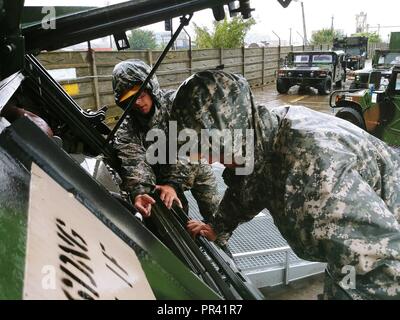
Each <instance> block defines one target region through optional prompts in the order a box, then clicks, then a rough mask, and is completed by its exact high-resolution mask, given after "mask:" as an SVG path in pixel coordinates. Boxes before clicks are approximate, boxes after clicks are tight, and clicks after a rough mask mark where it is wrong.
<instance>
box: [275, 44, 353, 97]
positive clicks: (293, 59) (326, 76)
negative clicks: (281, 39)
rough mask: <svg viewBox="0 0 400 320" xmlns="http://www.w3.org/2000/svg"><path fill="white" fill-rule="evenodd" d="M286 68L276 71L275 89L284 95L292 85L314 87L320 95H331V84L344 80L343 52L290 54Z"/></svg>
mask: <svg viewBox="0 0 400 320" xmlns="http://www.w3.org/2000/svg"><path fill="white" fill-rule="evenodd" d="M286 63H287V64H286V66H285V67H283V68H280V69H279V70H278V76H277V80H276V89H277V91H278V92H279V93H281V94H285V93H287V92H288V91H289V89H290V88H291V87H292V86H294V85H299V86H300V87H314V88H316V89H318V93H319V94H321V95H327V94H329V93H331V91H332V86H333V84H334V85H335V86H336V87H342V84H343V82H344V81H345V80H346V69H345V54H344V52H343V51H320V52H316V51H315V52H314V51H311V52H290V53H289V55H288V57H287V62H286Z"/></svg>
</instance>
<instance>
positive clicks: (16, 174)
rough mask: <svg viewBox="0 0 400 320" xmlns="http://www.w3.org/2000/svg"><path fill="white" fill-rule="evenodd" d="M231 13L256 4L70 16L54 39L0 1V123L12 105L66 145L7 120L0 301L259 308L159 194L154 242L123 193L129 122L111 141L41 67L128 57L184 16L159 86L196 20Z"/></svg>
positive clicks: (0, 177)
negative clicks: (93, 54)
mask: <svg viewBox="0 0 400 320" xmlns="http://www.w3.org/2000/svg"><path fill="white" fill-rule="evenodd" d="M279 2H281V4H282V5H283V6H285V7H286V6H288V5H289V3H290V0H280V1H279ZM224 5H229V9H230V11H231V13H232V14H233V13H234V14H237V13H241V14H242V15H243V17H244V18H248V17H250V14H251V11H252V9H251V8H250V4H249V1H242V0H241V1H231V0H191V1H175V0H164V1H160V0H140V1H139V0H138V1H126V2H124V3H120V4H116V5H112V6H108V7H104V8H95V9H83V11H82V10H81V9H80V12H78V13H71V12H69V13H68V14H66V15H65V16H59V17H55V18H52V19H51V21H50V22H53V23H54V24H56V28H52V27H50V28H47V27H44V26H43V23H42V22H41V21H39V22H37V23H35V22H34V21H32V19H30V20H29V24H24V21H22V18H21V17H22V11H23V7H24V1H23V0H4V1H0V35H1V37H0V60H1V65H0V76H1V78H0V80H1V82H0V114H1V112H2V111H3V108H5V107H6V106H7V105H8V104H9V103H10V102H11V101H14V102H13V103H16V104H17V105H19V106H23V107H24V108H25V109H27V110H29V111H31V112H33V113H35V114H37V115H39V116H40V117H42V118H43V119H44V120H45V121H46V122H47V123H48V124H49V125H50V127H51V129H52V130H53V132H54V134H55V135H56V136H58V137H59V139H58V140H57V141H56V140H52V139H50V138H49V137H48V136H47V135H46V134H44V133H43V132H42V131H41V130H40V129H39V128H38V127H37V126H36V125H35V124H34V123H33V122H31V121H30V120H29V119H28V118H26V117H22V118H21V119H18V120H15V121H12V123H10V122H8V121H7V120H6V119H5V118H3V117H1V116H0V241H1V250H0V270H1V272H0V299H154V298H156V299H230V300H231V299H261V298H262V295H261V294H260V293H259V291H258V290H257V289H255V287H254V286H253V285H252V284H251V283H250V282H249V281H248V279H247V278H246V276H244V275H243V274H242V273H241V272H240V270H238V269H237V268H236V267H235V264H234V263H233V262H232V260H230V259H229V257H227V256H226V255H225V254H224V252H222V251H221V250H219V249H218V248H217V247H216V246H215V245H214V244H212V243H209V242H208V241H207V240H206V239H204V238H202V237H200V238H198V239H196V240H193V239H192V238H191V237H190V236H189V235H188V233H187V232H186V230H185V224H186V221H187V217H186V216H185V215H184V214H183V213H182V212H181V211H180V210H179V208H174V209H173V210H171V211H170V210H168V209H167V208H166V207H165V206H164V205H163V204H162V202H161V201H160V199H159V198H157V197H158V196H157V193H154V195H153V196H154V197H155V198H156V200H157V203H156V205H155V206H154V208H153V214H152V217H153V218H152V219H153V223H154V224H155V226H156V228H157V231H158V232H157V234H158V237H156V236H155V235H154V234H153V233H152V232H150V231H149V229H148V228H147V227H146V226H145V225H144V224H143V222H142V221H141V220H140V219H139V218H138V217H137V216H135V215H134V213H135V212H136V210H135V209H134V208H133V207H132V204H131V203H130V202H129V201H128V200H127V199H126V198H124V196H123V193H122V192H121V190H120V189H119V187H118V171H119V161H118V158H117V157H116V152H115V150H114V149H113V147H112V145H111V143H110V141H111V139H112V137H113V134H114V133H115V131H116V130H117V128H118V125H120V124H121V122H122V121H123V119H124V116H123V117H122V118H121V119H120V120H121V121H120V122H119V123H118V124H117V126H116V127H115V128H114V130H112V131H111V132H110V129H108V127H106V126H105V125H104V123H103V120H104V112H105V109H103V110H100V111H98V112H94V113H88V112H85V111H83V110H82V108H81V107H80V106H79V105H77V104H76V102H75V101H74V100H73V99H72V98H71V97H70V96H69V95H68V94H67V93H66V92H65V91H64V89H63V88H62V87H61V86H60V85H59V84H58V83H57V82H56V81H55V80H54V79H53V78H52V77H51V76H50V74H49V73H48V72H47V71H46V70H45V68H44V67H43V66H42V65H41V64H40V62H39V61H38V60H37V59H36V57H35V55H37V54H39V53H40V52H41V51H43V50H48V51H50V50H57V49H60V48H64V47H67V46H71V45H74V44H77V43H81V42H85V41H89V40H92V39H96V38H100V37H104V36H108V35H114V38H115V40H116V43H117V44H118V47H119V49H124V48H126V47H127V44H128V41H127V37H126V34H125V30H130V29H132V28H138V27H141V26H144V25H147V24H151V23H156V22H160V21H164V20H168V19H171V18H174V17H179V16H180V17H181V24H180V26H179V28H178V29H177V30H176V32H175V34H174V36H173V37H172V39H171V41H170V43H169V44H168V46H167V47H166V50H165V51H164V53H163V54H162V55H161V56H160V58H159V60H158V61H157V63H156V64H155V65H154V68H153V71H152V73H151V75H150V76H149V79H150V77H151V76H152V74H154V72H155V71H156V70H157V68H158V66H159V65H160V63H161V61H162V60H163V58H164V57H165V55H166V53H167V52H168V50H169V49H170V48H171V46H172V44H173V42H174V41H175V39H176V38H177V36H178V34H179V33H180V31H181V30H182V29H183V27H184V26H185V25H187V24H188V23H189V21H190V19H191V17H192V14H193V13H194V12H196V11H199V10H202V9H206V8H212V9H213V12H214V16H215V17H216V18H218V19H222V18H223V17H224V8H223V6H224ZM28 14H29V12H28ZM33 20H34V19H33ZM21 25H25V27H23V28H21ZM50 26H51V23H50ZM149 79H147V81H148V80H149ZM147 81H145V83H143V85H142V87H141V89H140V91H139V92H138V93H137V94H136V96H134V97H133V98H132V104H133V103H134V101H135V99H137V97H138V96H139V95H140V93H141V92H142V91H143V90H144V88H145V86H146V83H147ZM128 111H129V110H127V112H128ZM10 121H11V120H10Z"/></svg>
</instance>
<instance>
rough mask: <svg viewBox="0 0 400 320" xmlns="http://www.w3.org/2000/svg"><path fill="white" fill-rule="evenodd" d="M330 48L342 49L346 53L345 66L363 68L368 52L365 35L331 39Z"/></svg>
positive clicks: (356, 68)
mask: <svg viewBox="0 0 400 320" xmlns="http://www.w3.org/2000/svg"><path fill="white" fill-rule="evenodd" d="M332 50H343V51H344V52H345V54H346V68H348V69H351V70H360V69H364V67H365V61H366V59H367V53H368V38H367V37H344V38H335V39H334V40H333V49H332Z"/></svg>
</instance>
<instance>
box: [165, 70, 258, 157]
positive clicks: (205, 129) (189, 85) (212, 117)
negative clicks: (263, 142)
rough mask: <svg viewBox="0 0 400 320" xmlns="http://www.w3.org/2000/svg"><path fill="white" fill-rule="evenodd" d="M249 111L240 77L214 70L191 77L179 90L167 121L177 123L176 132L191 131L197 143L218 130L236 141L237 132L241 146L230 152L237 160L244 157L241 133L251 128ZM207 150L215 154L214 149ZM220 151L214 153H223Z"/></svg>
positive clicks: (251, 105)
mask: <svg viewBox="0 0 400 320" xmlns="http://www.w3.org/2000/svg"><path fill="white" fill-rule="evenodd" d="M253 108H254V103H253V97H252V93H251V90H250V86H249V84H248V82H247V80H246V79H245V78H244V77H243V76H241V75H238V74H233V73H228V72H225V71H223V70H218V69H215V70H214V69H213V70H205V71H201V72H198V73H196V74H194V75H193V76H191V77H190V78H188V79H187V80H186V81H185V82H184V83H183V84H182V85H181V86H180V87H179V89H178V90H177V92H176V96H175V99H174V103H173V106H172V110H171V119H172V120H175V121H177V123H178V130H183V129H193V130H195V131H196V133H197V135H198V137H199V139H201V135H204V134H205V133H206V134H207V135H208V137H214V138H215V137H216V135H218V132H216V131H222V130H225V131H228V130H229V132H231V133H232V135H231V137H232V139H237V138H238V134H237V132H241V137H242V141H243V142H242V145H241V146H239V144H236V143H234V149H233V152H234V155H235V157H236V158H237V159H238V158H239V157H241V156H240V155H239V152H240V154H242V155H244V153H242V152H243V149H244V148H245V144H246V140H245V137H246V132H245V130H246V129H251V128H253V125H252V118H253V117H252V114H253V112H252V110H253ZM215 129H217V130H215ZM226 129H228V130H226ZM239 130H240V131H239ZM218 138H219V137H218ZM239 139H240V138H239ZM239 141H240V140H239ZM202 142H203V143H204V140H202ZM209 146H210V145H209ZM236 146H237V147H239V148H236ZM241 147H242V148H243V149H242V148H241ZM211 148H212V149H213V152H214V151H216V150H215V149H214V145H212V146H211ZM222 148H223V146H221V148H220V149H219V151H216V152H219V153H220V152H223V150H222ZM246 156H250V154H246Z"/></svg>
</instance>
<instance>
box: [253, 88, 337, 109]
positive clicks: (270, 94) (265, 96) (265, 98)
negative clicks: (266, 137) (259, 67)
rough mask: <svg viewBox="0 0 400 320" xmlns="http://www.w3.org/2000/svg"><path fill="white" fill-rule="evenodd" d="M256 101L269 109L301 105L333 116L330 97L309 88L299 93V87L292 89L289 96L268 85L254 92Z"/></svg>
mask: <svg viewBox="0 0 400 320" xmlns="http://www.w3.org/2000/svg"><path fill="white" fill-rule="evenodd" d="M253 94H254V97H255V100H256V102H257V103H258V104H264V105H266V106H267V107H271V108H273V107H279V106H282V105H287V104H290V105H299V106H305V107H308V108H311V109H313V110H316V111H320V112H324V113H328V114H333V113H332V109H331V107H330V106H329V95H326V96H323V95H319V94H318V91H317V90H316V89H314V88H307V89H305V90H304V91H301V92H299V86H294V87H292V88H290V90H289V92H288V93H287V94H279V93H278V91H276V87H275V84H272V85H268V86H266V87H264V88H262V89H256V90H253Z"/></svg>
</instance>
